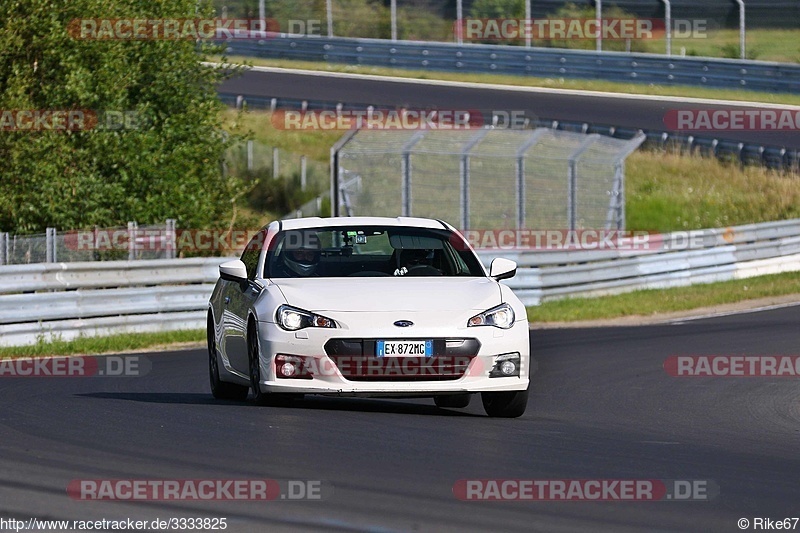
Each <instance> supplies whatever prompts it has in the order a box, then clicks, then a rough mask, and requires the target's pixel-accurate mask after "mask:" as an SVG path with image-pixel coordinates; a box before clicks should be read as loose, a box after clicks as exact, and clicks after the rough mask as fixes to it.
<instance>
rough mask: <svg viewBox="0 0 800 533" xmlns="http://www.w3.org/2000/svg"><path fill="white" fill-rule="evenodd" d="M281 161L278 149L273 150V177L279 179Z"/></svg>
mask: <svg viewBox="0 0 800 533" xmlns="http://www.w3.org/2000/svg"><path fill="white" fill-rule="evenodd" d="M280 166H281V160H280V156H279V155H278V148H277V147H275V148H273V149H272V177H273V178H277V177H278V176H279V175H280Z"/></svg>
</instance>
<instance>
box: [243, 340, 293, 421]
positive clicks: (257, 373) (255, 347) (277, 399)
mask: <svg viewBox="0 0 800 533" xmlns="http://www.w3.org/2000/svg"><path fill="white" fill-rule="evenodd" d="M260 354H261V349H260V347H259V344H258V333H257V332H256V327H255V325H253V324H251V325H250V327H248V328H247V355H248V359H249V361H250V388H251V389H252V390H253V401H255V403H256V404H258V405H272V406H275V407H286V406H288V405H291V404H292V403H293V402H294V401H295V400H299V399H301V398H302V397H303V395H302V394H287V393H279V392H262V390H261V387H260V386H259V385H258V383H259V382H260V381H261V364H260Z"/></svg>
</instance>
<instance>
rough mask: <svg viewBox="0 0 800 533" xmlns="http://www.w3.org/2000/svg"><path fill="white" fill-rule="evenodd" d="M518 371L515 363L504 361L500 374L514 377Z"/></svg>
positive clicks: (501, 364)
mask: <svg viewBox="0 0 800 533" xmlns="http://www.w3.org/2000/svg"><path fill="white" fill-rule="evenodd" d="M516 371H517V365H515V364H514V362H513V361H503V362H502V363H500V372H502V373H503V375H506V376H513V375H514V373H515V372H516Z"/></svg>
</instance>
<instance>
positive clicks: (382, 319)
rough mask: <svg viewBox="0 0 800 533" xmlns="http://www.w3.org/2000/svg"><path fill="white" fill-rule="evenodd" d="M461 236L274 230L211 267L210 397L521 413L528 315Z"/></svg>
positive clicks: (402, 226)
mask: <svg viewBox="0 0 800 533" xmlns="http://www.w3.org/2000/svg"><path fill="white" fill-rule="evenodd" d="M516 268H517V265H516V263H514V262H513V261H509V260H507V259H501V258H498V259H495V260H494V261H493V262H492V265H491V268H490V272H489V273H488V274H487V273H486V271H485V269H484V267H483V265H482V264H481V263H480V261H479V260H478V258H477V256H476V255H475V252H474V251H473V250H472V248H471V246H470V245H469V243H468V242H467V241H466V240H465V239H464V237H463V236H462V235H461V234H460V233H459V232H458V231H456V230H455V228H453V227H452V226H450V225H449V224H447V223H445V222H441V221H436V220H428V219H421V218H404V217H400V218H378V217H339V218H324V219H323V218H305V219H292V220H282V221H276V222H272V223H271V224H269V225H268V226H265V227H264V228H262V229H261V230H260V231H259V233H258V234H256V236H255V237H253V239H252V240H251V241H250V243H249V244H248V245H247V247H246V248H245V251H244V252H243V254H242V256H241V259H240V260H235V261H230V262H227V263H224V264H222V265H220V267H219V270H220V279H219V281H217V284H216V287H215V288H214V292H213V294H212V295H211V299H210V301H209V308H208V353H209V371H210V378H211V391H212V393H213V395H214V397H215V398H220V399H238V400H243V399H245V398H246V397H247V394H248V391H249V390H250V389H252V391H253V396H254V398H255V400H256V401H257V402H259V403H279V404H282V403H285V402H287V401H291V400H293V399H295V398H301V397H302V395H303V394H326V395H338V396H383V397H433V399H434V401H435V402H436V405H437V406H439V407H466V406H467V405H468V404H469V401H470V398H471V394H472V393H478V392H480V393H481V397H482V400H483V406H484V409H485V410H486V412H487V413H488V414H489V416H497V417H518V416H520V415H522V414H523V413H524V412H525V407H526V405H527V401H528V383H529V368H530V351H529V338H528V335H529V334H528V321H527V317H526V313H525V307H524V306H523V305H522V303H521V302H520V301H519V299H517V297H516V296H514V294H513V293H512V292H511V289H509V288H508V287H507V286H505V285H502V284H500V283H499V280H502V279H506V278H510V277H513V276H514V275H515V273H516Z"/></svg>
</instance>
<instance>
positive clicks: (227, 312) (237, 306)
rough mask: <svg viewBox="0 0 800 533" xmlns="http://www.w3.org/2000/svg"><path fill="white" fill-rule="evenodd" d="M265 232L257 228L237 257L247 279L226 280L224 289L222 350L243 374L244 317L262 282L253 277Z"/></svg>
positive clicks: (245, 364)
mask: <svg viewBox="0 0 800 533" xmlns="http://www.w3.org/2000/svg"><path fill="white" fill-rule="evenodd" d="M264 235H265V232H264V230H262V231H259V232H258V233H257V234H256V235H255V236H254V237H253V238H252V239H251V240H250V242H249V243H248V244H247V246H246V247H245V249H244V252H242V256H241V258H240V259H241V261H242V262H243V263H244V264H245V267H247V281H246V282H242V283H237V282H233V281H228V282H226V286H225V288H224V289H223V302H222V303H223V307H224V310H223V313H222V316H223V319H224V322H225V337H226V343H225V352H226V355H227V356H228V360H229V361H230V364H231V366H232V367H233V369H234V370H236V371H237V372H239V373H241V374H244V375H249V363H248V354H247V318H248V314H249V310H250V308H251V307H252V305H253V302H254V301H255V299H256V298H257V297H258V295H259V293H260V292H261V285H260V284H258V283H256V281H255V278H256V274H257V271H258V261H259V258H260V256H261V250H262V249H263V244H264Z"/></svg>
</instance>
